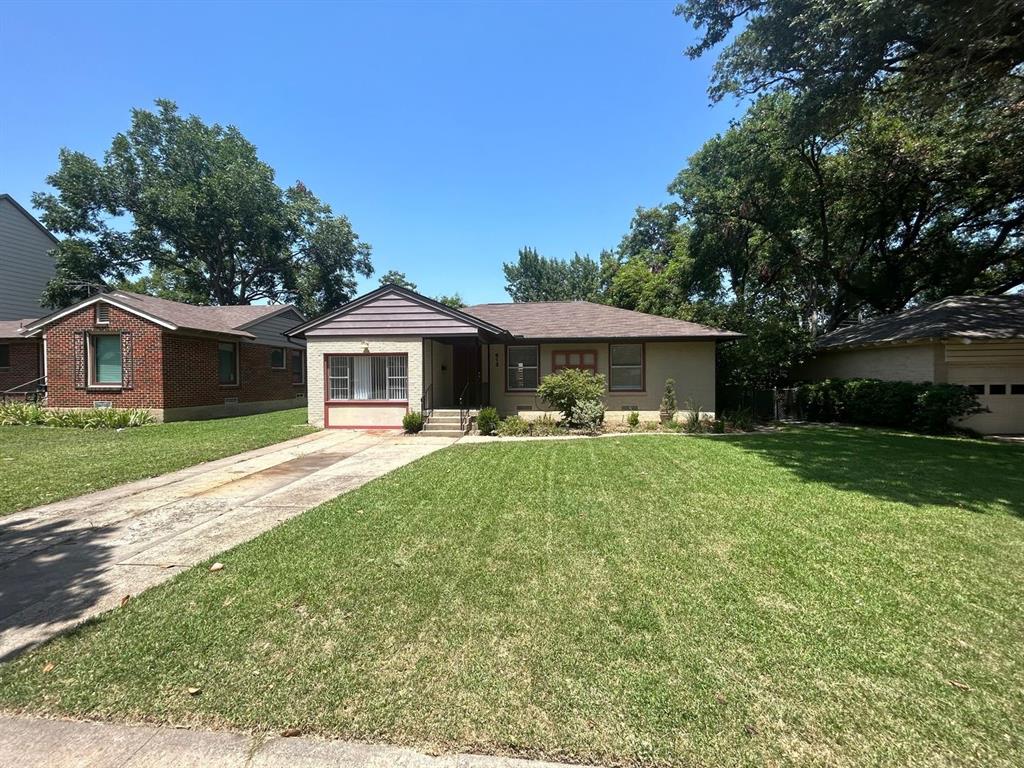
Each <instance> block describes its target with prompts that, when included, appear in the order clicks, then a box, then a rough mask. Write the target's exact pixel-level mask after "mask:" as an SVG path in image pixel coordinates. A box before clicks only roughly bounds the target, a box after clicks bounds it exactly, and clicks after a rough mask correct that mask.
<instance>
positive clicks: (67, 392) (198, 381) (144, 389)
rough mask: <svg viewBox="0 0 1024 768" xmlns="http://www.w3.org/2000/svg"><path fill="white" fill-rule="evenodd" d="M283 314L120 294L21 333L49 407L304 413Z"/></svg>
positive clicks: (281, 308) (302, 385) (298, 355)
mask: <svg viewBox="0 0 1024 768" xmlns="http://www.w3.org/2000/svg"><path fill="white" fill-rule="evenodd" d="M304 319H305V318H304V317H303V316H302V315H301V314H300V313H299V312H298V310H296V309H295V308H294V307H292V306H291V305H270V306H260V305H244V306H224V307H211V306H194V305H191V304H184V303H181V302H177V301H168V300H166V299H158V298H154V297H152V296H145V295H143V294H138V293H130V292H128V291H113V292H110V293H101V294H97V295H95V296H92V297H90V298H88V299H86V300H84V301H81V302H79V303H77V304H74V305H72V306H70V307H67V308H66V309H62V310H60V311H58V312H54V313H52V314H50V315H47V316H46V317H42V318H39V319H38V320H35V321H32V322H31V323H28V324H26V325H25V327H24V328H22V329H21V332H20V333H21V335H22V336H23V337H27V338H38V339H41V340H42V347H43V361H44V375H45V381H46V403H47V405H48V406H49V407H51V408H94V407H99V408H146V409H148V410H150V412H151V413H152V414H153V415H154V417H156V418H157V419H159V420H165V421H171V420H181V419H203V418H215V417H219V416H229V415H241V414H247V413H256V412H260V411H270V410H278V409H282V408H294V407H295V406H296V405H297V404H301V405H305V402H306V401H305V394H306V382H305V370H306V366H305V359H304V354H305V345H304V343H303V342H302V341H301V340H300V339H292V338H289V337H288V336H286V335H285V334H284V332H285V331H287V330H288V329H289V328H292V327H294V326H295V325H296V324H298V323H301V322H303V320H304Z"/></svg>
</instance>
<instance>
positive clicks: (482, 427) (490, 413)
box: [476, 406, 501, 435]
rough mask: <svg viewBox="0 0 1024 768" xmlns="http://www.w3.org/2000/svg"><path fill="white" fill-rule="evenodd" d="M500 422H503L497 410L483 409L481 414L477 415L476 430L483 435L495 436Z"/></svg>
mask: <svg viewBox="0 0 1024 768" xmlns="http://www.w3.org/2000/svg"><path fill="white" fill-rule="evenodd" d="M499 421H501V417H500V416H498V409H497V408H493V407H490V406H488V407H487V408H481V409H480V413H478V414H477V415H476V428H477V429H478V430H479V431H480V434H481V435H493V434H494V432H495V430H496V429H497V428H498V422H499Z"/></svg>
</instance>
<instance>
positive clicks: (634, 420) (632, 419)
mask: <svg viewBox="0 0 1024 768" xmlns="http://www.w3.org/2000/svg"><path fill="white" fill-rule="evenodd" d="M626 423H627V424H628V425H629V427H630V429H636V428H637V427H638V426H640V412H639V411H630V412H629V416H627V417H626Z"/></svg>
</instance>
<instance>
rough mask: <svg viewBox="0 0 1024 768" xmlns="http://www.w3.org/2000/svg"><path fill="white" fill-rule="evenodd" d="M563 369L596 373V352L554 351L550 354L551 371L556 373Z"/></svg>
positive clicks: (580, 350)
mask: <svg viewBox="0 0 1024 768" xmlns="http://www.w3.org/2000/svg"><path fill="white" fill-rule="evenodd" d="M565 368H578V369H579V370H581V371H590V372H591V373H597V352H595V351H594V350H592V349H567V350H555V351H554V352H552V353H551V371H552V372H553V373H558V372H559V371H561V370H563V369H565Z"/></svg>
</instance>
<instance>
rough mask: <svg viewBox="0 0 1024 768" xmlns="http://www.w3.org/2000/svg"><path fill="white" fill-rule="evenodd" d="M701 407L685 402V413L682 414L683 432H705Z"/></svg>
mask: <svg viewBox="0 0 1024 768" xmlns="http://www.w3.org/2000/svg"><path fill="white" fill-rule="evenodd" d="M700 411H701V408H700V406H699V405H694V404H693V403H687V404H686V415H685V416H683V423H682V428H683V431H684V432H706V431H707V429H706V428H705V427H706V426H710V425H705V419H704V418H703V417H702V416H701V412H700Z"/></svg>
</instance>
